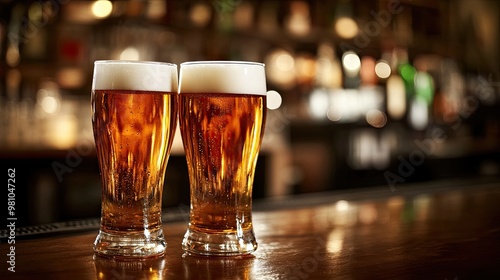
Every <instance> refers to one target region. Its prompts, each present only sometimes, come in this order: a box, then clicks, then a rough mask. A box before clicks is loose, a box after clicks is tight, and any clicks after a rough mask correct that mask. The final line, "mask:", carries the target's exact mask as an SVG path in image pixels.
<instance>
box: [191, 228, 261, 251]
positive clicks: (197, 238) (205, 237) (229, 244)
mask: <svg viewBox="0 0 500 280" xmlns="http://www.w3.org/2000/svg"><path fill="white" fill-rule="evenodd" d="M182 249H183V250H184V251H186V252H188V253H192V254H196V255H205V256H241V255H247V254H251V253H253V252H255V250H257V241H256V240H255V235H254V233H253V230H247V231H243V233H242V234H237V233H236V232H234V233H205V232H200V231H196V230H194V229H192V228H188V230H187V231H186V234H185V235H184V240H182Z"/></svg>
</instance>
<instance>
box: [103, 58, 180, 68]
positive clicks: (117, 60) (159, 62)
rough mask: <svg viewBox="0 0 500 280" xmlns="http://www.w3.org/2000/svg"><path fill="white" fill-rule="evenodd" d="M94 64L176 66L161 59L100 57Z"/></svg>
mask: <svg viewBox="0 0 500 280" xmlns="http://www.w3.org/2000/svg"><path fill="white" fill-rule="evenodd" d="M95 64H150V65H162V66H173V67H175V68H177V64H175V63H170V62H162V61H152V60H119V59H102V60H101V59H100V60H96V61H94V65H95Z"/></svg>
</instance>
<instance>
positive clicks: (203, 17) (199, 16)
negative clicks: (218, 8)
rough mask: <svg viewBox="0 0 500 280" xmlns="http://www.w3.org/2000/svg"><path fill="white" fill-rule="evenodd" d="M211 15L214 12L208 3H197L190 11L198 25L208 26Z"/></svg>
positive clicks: (191, 17) (193, 20) (192, 19)
mask: <svg viewBox="0 0 500 280" xmlns="http://www.w3.org/2000/svg"><path fill="white" fill-rule="evenodd" d="M211 17H212V12H211V10H210V6H208V4H206V3H196V4H194V6H193V7H192V8H191V10H190V11H189V18H190V19H191V21H192V22H193V23H194V24H195V25H196V26H199V27H203V26H206V25H207V24H208V23H209V21H210V18H211Z"/></svg>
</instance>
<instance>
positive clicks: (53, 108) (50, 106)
mask: <svg viewBox="0 0 500 280" xmlns="http://www.w3.org/2000/svg"><path fill="white" fill-rule="evenodd" d="M40 105H41V106H42V109H43V111H44V112H46V113H48V114H54V113H55V112H57V108H58V107H59V102H58V101H57V99H56V98H55V97H52V96H45V97H44V98H42V100H41V101H40Z"/></svg>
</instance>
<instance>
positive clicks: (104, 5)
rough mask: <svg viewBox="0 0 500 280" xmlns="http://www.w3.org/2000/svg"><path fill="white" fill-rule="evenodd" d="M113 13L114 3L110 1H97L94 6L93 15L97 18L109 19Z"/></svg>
mask: <svg viewBox="0 0 500 280" xmlns="http://www.w3.org/2000/svg"><path fill="white" fill-rule="evenodd" d="M112 11H113V3H111V1H108V0H97V1H95V2H94V4H92V14H93V15H94V17H96V18H105V17H108V16H109V15H110V14H111V12H112Z"/></svg>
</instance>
